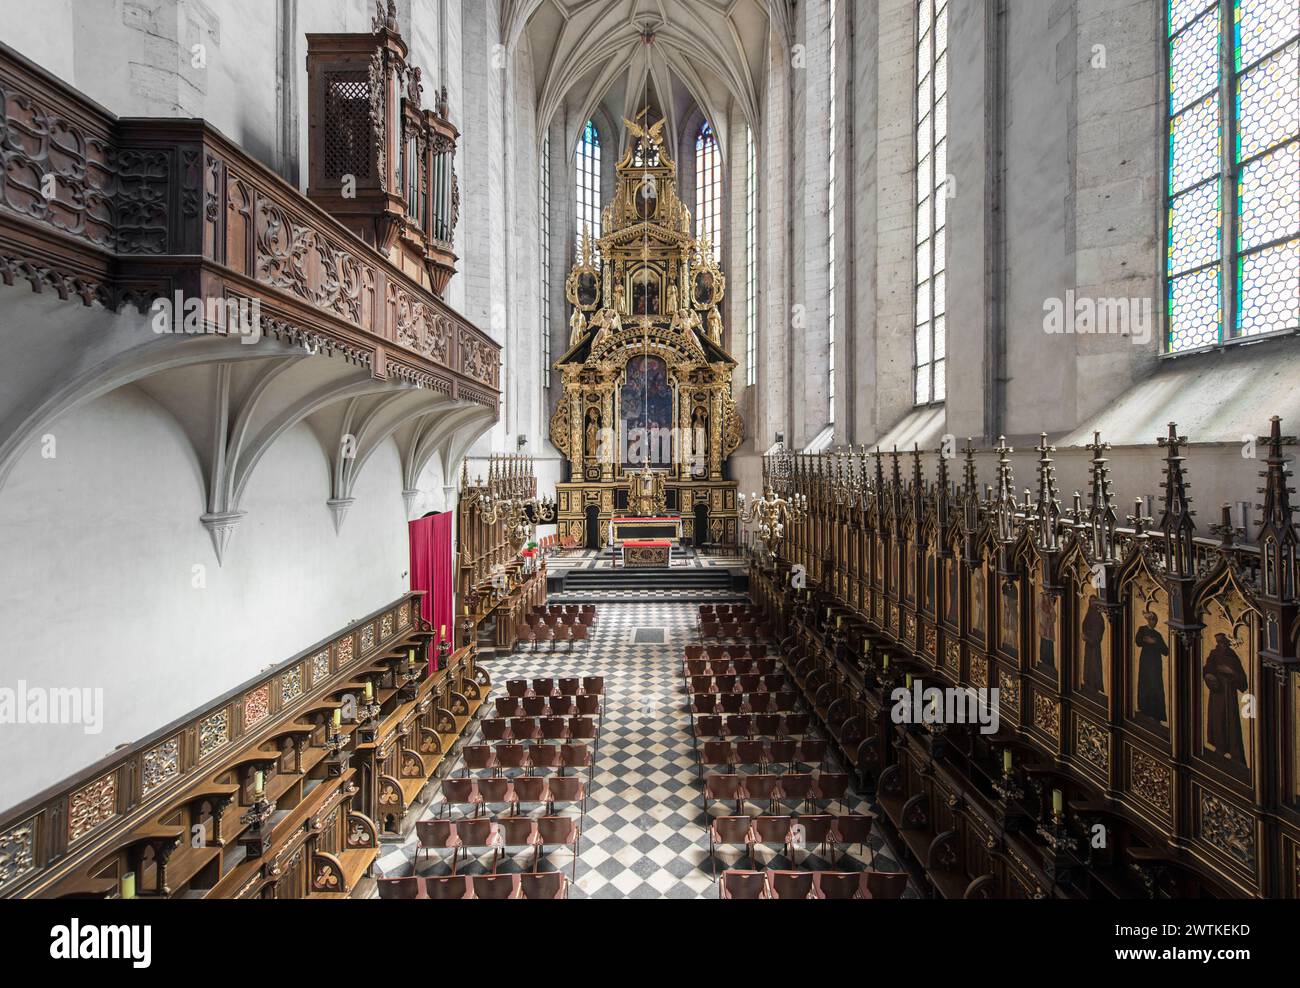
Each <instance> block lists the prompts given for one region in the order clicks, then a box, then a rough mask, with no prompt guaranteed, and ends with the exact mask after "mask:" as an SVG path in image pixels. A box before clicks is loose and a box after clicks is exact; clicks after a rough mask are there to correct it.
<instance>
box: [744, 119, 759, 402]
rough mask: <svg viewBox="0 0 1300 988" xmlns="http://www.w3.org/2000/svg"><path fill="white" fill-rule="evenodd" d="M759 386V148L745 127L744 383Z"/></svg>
mask: <svg viewBox="0 0 1300 988" xmlns="http://www.w3.org/2000/svg"><path fill="white" fill-rule="evenodd" d="M757 383H758V149H757V148H756V147H755V146H754V132H753V131H752V130H750V129H749V128H748V127H746V128H745V384H746V385H747V386H749V387H752V386H754V385H755V384H757Z"/></svg>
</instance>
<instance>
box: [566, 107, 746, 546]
mask: <svg viewBox="0 0 1300 988" xmlns="http://www.w3.org/2000/svg"><path fill="white" fill-rule="evenodd" d="M647 116H648V110H643V111H642V112H641V113H639V114H637V116H636V118H635V119H633V120H628V121H625V123H626V124H627V130H628V135H629V136H628V142H627V148H626V150H625V152H624V154H623V157H622V159H621V160H620V161H619V163H618V165H617V167H616V171H617V178H618V181H617V191H616V194H615V196H614V199H613V201H612V202H610V203H608V204H606V205H605V206H604V208H603V209H602V210H601V216H602V219H603V227H602V236H601V237H600V238H599V239H598V240H597V241H595V243H594V244H593V243H592V242H591V238H590V237H589V236H587V235H586V233H585V231H584V236H583V238H582V245H581V250H580V253H579V257H578V258H577V260H576V262H575V264H574V267H573V270H572V271H571V273H570V275H569V278H568V280H567V281H566V284H565V294H566V297H567V299H568V301H569V304H570V305H571V306H573V315H572V318H571V320H570V329H571V334H572V335H571V339H570V345H569V348H568V350H567V351H566V352H565V353H564V355H563V356H561V357H560V359H559V361H558V362H557V363H556V365H555V366H556V368H557V369H558V370H559V372H560V375H561V379H562V384H563V393H562V396H561V398H560V400H559V402H558V404H557V407H556V409H555V411H554V413H553V415H552V417H551V427H550V432H551V441H552V443H553V444H554V445H555V446H556V448H557V449H559V450H560V451H561V452H562V453H563V454H564V456H565V457H566V459H567V461H568V477H567V479H566V481H565V482H564V483H561V484H559V485H557V489H556V491H557V500H558V514H559V528H560V535H561V537H572V538H575V539H577V540H578V541H579V542H580V543H582V542H585V543H588V544H592V543H598V544H603V543H604V541H605V540H606V538H607V534H606V533H607V531H608V525H607V522H608V521H609V520H610V519H611V518H613V517H616V516H619V515H624V516H627V515H641V516H647V515H650V514H654V515H663V514H668V515H679V516H680V517H681V519H682V529H683V533H684V537H685V538H686V539H687V540H691V541H697V542H711V543H720V544H731V545H734V544H735V543H736V539H737V534H738V529H739V516H738V513H737V499H736V484H735V482H734V481H732V480H729V479H728V478H727V477H726V463H727V458H728V457H729V456H730V455H731V454H732V453H733V452H735V450H736V449H737V447H738V446H739V445H740V443H741V442H742V440H743V439H744V426H743V423H742V421H741V417H740V414H739V412H738V411H737V409H736V404H735V401H734V398H733V395H732V375H733V372H734V370H735V366H736V362H735V360H733V359H732V357H731V355H730V354H729V353H727V351H726V349H725V345H724V339H725V336H724V326H723V316H722V310H721V306H722V303H723V300H724V298H725V294H726V278H725V276H724V275H723V273H722V271H721V269H720V268H719V266H718V263H717V260H716V258H715V257H714V253H713V249H712V247H711V245H710V244H709V243H708V241H707V239H696V238H695V237H693V236H692V235H691V233H690V231H691V228H692V224H691V214H690V211H689V210H688V209H687V208H686V206H685V205H684V204H683V203H682V201H681V200H680V199H679V198H678V195H677V181H676V165H675V164H674V162H673V161H672V159H671V157H670V156H669V154H668V149H667V145H666V143H665V141H666V138H665V135H664V130H665V127H664V121H663V120H659V121H656V122H655V123H653V124H649V123H648V122H647V119H646V118H647ZM647 476H650V477H651V478H652V481H651V482H652V483H654V484H655V485H657V487H658V488H659V489H660V492H661V497H660V498H659V499H657V500H656V501H655V502H654V503H653V504H652V505H650V506H652V507H654V508H655V510H654V512H649V511H647V510H646V508H647V502H646V500H645V498H644V496H643V494H642V493H641V492H640V490H639V488H638V482H640V481H642V480H643V479H644V478H646V477H647ZM591 509H594V512H593V511H592V510H591ZM697 524H698V525H701V526H703V528H704V530H703V531H699V532H697V531H696V530H695V528H696V525H697Z"/></svg>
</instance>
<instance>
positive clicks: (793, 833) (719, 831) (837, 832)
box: [709, 813, 875, 880]
mask: <svg viewBox="0 0 1300 988" xmlns="http://www.w3.org/2000/svg"><path fill="white" fill-rule="evenodd" d="M874 821H875V818H874V817H873V816H871V815H869V814H865V813H850V814H841V815H839V816H835V815H833V814H830V813H817V814H809V815H804V816H801V815H799V814H798V813H792V814H790V815H789V816H770V815H763V816H719V817H714V818H713V820H712V822H711V823H710V825H709V856H710V858H712V859H713V877H714V879H715V880H716V879H717V877H718V873H717V867H718V866H717V857H716V852H717V849H718V847H719V846H727V845H736V846H743V847H744V848H745V855H746V857H747V858H748V859H749V862H748V863H749V865H750V867H751V868H755V869H756V867H757V861H758V859H757V858H756V857H755V856H754V848H755V847H780V848H782V849H783V850H784V851H785V855H786V857H787V858H789V859H790V860H792V861H793V860H794V852H795V851H805V850H809V849H811V848H818V849H820V850H825V849H826V848H828V847H838V846H840V845H844V846H851V845H853V844H858V845H862V846H864V847H865V846H869V845H868V844H867V838H868V837H870V836H871V826H872V824H873V822H874Z"/></svg>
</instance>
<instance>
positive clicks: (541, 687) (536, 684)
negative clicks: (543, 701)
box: [533, 676, 555, 696]
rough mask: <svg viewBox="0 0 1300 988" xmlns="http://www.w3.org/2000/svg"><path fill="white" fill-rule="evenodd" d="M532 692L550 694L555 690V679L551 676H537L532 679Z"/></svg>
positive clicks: (539, 694) (543, 694)
mask: <svg viewBox="0 0 1300 988" xmlns="http://www.w3.org/2000/svg"><path fill="white" fill-rule="evenodd" d="M533 692H534V693H536V694H537V695H538V696H550V695H551V694H552V693H554V692H555V679H554V677H551V676H539V677H537V678H536V679H534V680H533Z"/></svg>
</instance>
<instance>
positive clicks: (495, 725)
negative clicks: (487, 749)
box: [479, 717, 510, 741]
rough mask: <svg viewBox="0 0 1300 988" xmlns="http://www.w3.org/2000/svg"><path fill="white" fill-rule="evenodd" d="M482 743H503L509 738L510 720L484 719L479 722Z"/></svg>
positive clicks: (499, 718)
mask: <svg viewBox="0 0 1300 988" xmlns="http://www.w3.org/2000/svg"><path fill="white" fill-rule="evenodd" d="M479 728H480V730H481V731H482V733H483V740H484V741H505V740H507V739H509V738H510V720H509V718H506V717H484V718H483V719H482V720H481V721H479Z"/></svg>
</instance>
